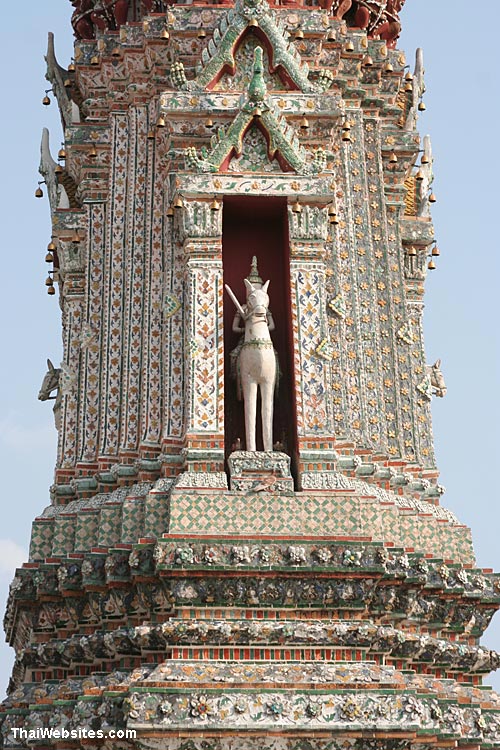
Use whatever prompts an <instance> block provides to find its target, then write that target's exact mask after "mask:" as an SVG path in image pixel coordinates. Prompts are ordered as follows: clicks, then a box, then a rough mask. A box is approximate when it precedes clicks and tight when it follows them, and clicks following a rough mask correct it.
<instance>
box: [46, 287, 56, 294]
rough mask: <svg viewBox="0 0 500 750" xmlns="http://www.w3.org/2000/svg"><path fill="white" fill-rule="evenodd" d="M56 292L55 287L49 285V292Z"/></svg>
mask: <svg viewBox="0 0 500 750" xmlns="http://www.w3.org/2000/svg"><path fill="white" fill-rule="evenodd" d="M55 293H56V290H55V289H54V287H53V286H49V287H47V294H50V295H53V294H55Z"/></svg>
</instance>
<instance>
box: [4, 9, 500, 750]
mask: <svg viewBox="0 0 500 750" xmlns="http://www.w3.org/2000/svg"><path fill="white" fill-rule="evenodd" d="M72 4H73V6H74V7H75V11H74V14H73V27H74V32H75V36H76V41H75V52H74V61H72V62H71V64H70V65H69V66H68V67H67V68H63V67H62V66H61V65H60V64H59V63H58V62H57V60H56V56H55V51H54V41H53V38H52V37H49V47H48V53H47V66H48V68H47V77H48V79H49V81H50V86H51V88H52V91H53V94H54V95H55V97H56V98H57V102H58V105H59V108H60V112H61V118H62V123H63V129H64V146H63V148H62V149H61V151H60V152H59V158H58V160H55V159H54V158H53V157H52V156H51V152H50V146H49V135H48V133H47V132H45V133H44V136H43V140H42V159H41V172H42V175H43V181H44V182H45V186H44V187H42V189H43V190H44V191H46V192H47V193H48V197H49V200H50V207H51V213H52V225H53V237H52V240H51V243H50V247H49V253H48V261H49V262H50V263H53V267H52V266H51V268H52V271H51V273H50V274H49V279H48V281H47V288H48V290H49V292H50V293H51V294H57V295H58V298H59V302H60V306H61V312H62V331H63V341H64V356H63V361H62V363H61V366H60V367H53V366H52V365H51V366H50V369H49V372H48V374H47V377H46V381H45V383H44V387H43V388H42V394H41V397H42V398H45V397H46V396H48V395H49V394H50V393H53V394H57V398H56V400H55V402H54V413H55V417H56V425H57V428H58V435H59V441H58V452H57V465H56V470H55V481H54V484H53V487H52V488H51V504H50V505H49V507H47V508H46V509H45V510H44V511H43V512H42V513H41V515H40V516H39V517H37V518H36V519H35V521H34V523H33V531H32V538H31V548H30V560H29V562H27V563H26V564H25V565H24V566H23V567H22V568H20V569H19V570H17V571H16V576H15V579H14V582H13V584H12V586H11V591H10V597H9V602H8V606H7V613H6V618H5V628H6V633H7V637H8V639H9V641H10V643H11V644H12V646H13V647H14V648H15V650H16V662H15V666H14V670H13V674H12V678H11V682H10V686H9V695H8V698H7V699H6V700H5V702H4V703H3V704H2V706H1V709H2V710H1V713H0V722H1V730H2V736H3V743H4V747H7V748H14V747H15V748H19V747H22V746H24V745H25V744H27V743H28V742H29V743H30V747H32V748H47V747H48V746H49V745H51V744H57V746H58V747H59V748H61V750H66V749H67V748H70V747H71V748H74V747H79V746H82V747H83V746H84V747H87V748H88V747H92V748H93V747H97V746H102V744H103V742H107V743H108V744H107V745H106V746H107V747H120V748H141V749H142V750H365V749H366V750H401V749H402V748H411V749H412V750H430V749H431V748H432V749H434V748H454V747H460V748H463V749H464V750H466V749H467V750H477V749H479V748H494V747H500V699H499V698H498V696H496V695H495V693H493V692H492V691H491V690H490V689H489V688H486V687H484V686H482V677H483V675H484V674H485V673H488V672H489V671H491V669H494V668H496V667H497V666H498V665H499V663H500V656H499V655H498V654H496V653H494V652H491V651H488V650H487V649H484V648H481V647H480V646H479V638H480V636H481V635H482V633H483V632H484V630H485V628H486V626H487V625H488V623H489V621H490V619H491V617H492V615H493V614H494V612H495V611H496V609H497V608H498V606H499V603H500V579H499V577H498V576H496V575H495V574H493V573H492V572H491V571H489V570H479V569H477V567H476V566H475V560H474V553H473V549H472V544H471V539H470V533H469V530H468V529H467V528H466V527H464V526H463V525H462V524H460V522H459V521H458V520H457V519H456V518H455V516H454V515H453V514H452V513H451V512H449V511H448V510H446V509H445V508H444V507H443V505H442V504H441V495H442V493H443V489H442V487H441V486H440V485H439V484H438V471H437V468H436V464H435V459H434V452H433V440H432V431H431V418H430V405H431V400H432V397H433V395H435V396H443V395H444V393H445V391H446V386H445V384H444V380H443V377H442V374H441V372H440V368H439V363H435V364H434V365H433V366H430V365H429V363H427V361H426V358H425V353H424V346H423V335H422V310H423V295H424V283H425V277H426V274H427V271H428V269H432V268H433V267H434V258H435V256H437V255H438V254H439V251H438V250H437V247H436V244H435V240H434V232H433V227H432V222H431V218H430V211H429V204H430V203H432V202H433V200H434V196H433V194H432V187H431V184H432V176H433V175H432V171H433V158H432V151H431V144H430V140H429V139H428V138H425V139H424V140H423V142H422V141H421V138H420V136H419V135H418V133H417V130H416V123H417V117H418V112H419V110H421V109H423V108H424V105H423V102H422V98H421V97H422V94H423V91H424V81H423V62H422V54H421V52H420V51H419V52H418V53H417V59H416V66H415V69H414V72H413V73H411V72H410V71H409V69H408V66H407V64H406V59H405V56H404V54H403V53H402V52H401V51H399V50H398V49H397V48H396V43H397V37H398V34H399V31H400V19H399V11H400V9H401V5H402V0H399V2H398V0H366V1H365V0H352V1H351V0H342V1H340V0H334V1H333V3H332V2H331V0H330V1H329V0H325V1H324V2H323V1H322V2H321V5H317V4H316V0H308V4H304V5H303V4H301V3H299V2H296V1H295V0H284V1H283V3H282V4H281V5H274V4H271V3H269V2H268V1H267V0H236V2H235V3H233V2H230V1H223V2H220V3H215V4H202V3H198V2H194V3H193V4H180V3H174V4H169V5H167V4H165V3H163V2H158V1H156V0H148V1H146V0H142V1H140V0H97V1H96V0H73V2H72ZM412 68H413V66H412ZM254 256H256V261H257V266H256V263H255V262H254V261H253V258H254ZM244 279H249V280H250V282H251V284H254V285H255V287H256V288H258V289H260V287H261V286H262V281H267V280H270V286H269V289H268V294H269V298H270V309H272V320H273V323H274V330H272V332H271V338H272V342H273V343H272V346H271V345H269V344H268V343H265V342H264V340H263V339H259V338H257V339H255V340H253V341H251V342H245V345H246V344H248V345H249V346H252V347H254V350H255V352H258V351H260V350H261V349H262V348H266V347H268V348H269V347H270V348H271V349H272V348H273V347H274V349H275V351H276V354H277V360H278V361H279V372H280V375H279V379H278V381H277V383H276V387H275V392H274V421H273V447H274V450H272V451H271V450H266V451H264V450H262V447H263V446H262V443H261V435H260V434H257V451H249V450H247V448H248V446H247V445H246V444H245V426H244V410H243V404H242V402H241V401H240V400H239V399H238V388H237V378H236V380H235V378H234V376H235V375H236V376H237V375H238V372H239V368H240V364H239V363H240V362H242V360H240V359H238V351H239V350H240V349H241V341H239V333H238V332H235V330H234V329H235V327H237V326H235V323H234V320H235V306H234V304H233V300H232V299H231V297H230V295H229V294H227V293H226V291H225V288H224V285H225V284H227V285H228V286H229V287H230V288H231V289H232V290H233V291H234V294H235V296H236V298H237V299H238V300H240V301H241V302H242V303H244V301H245V287H244V285H243V280H244ZM247 287H248V285H247ZM56 290H57V291H56ZM261 291H262V290H261ZM245 304H246V305H247V306H246V307H245V308H244V309H243V308H242V316H243V317H242V318H241V319H242V320H243V319H244V317H245V315H246V314H247V312H246V311H248V310H249V309H250V298H248V299H247V302H246V303H245ZM265 317H266V316H264V318H265ZM264 318H261V322H262V321H263V320H264ZM270 319H271V318H270V315H269V314H268V315H267V320H268V323H269V321H270ZM245 325H246V324H245ZM269 328H271V326H270V325H269ZM245 336H246V333H245ZM263 342H264V343H263ZM241 366H242V365H241ZM20 727H22V728H24V729H28V730H30V731H31V732H32V733H33V734H32V737H31V739H30V740H26V739H23V738H19V736H18V734H17V733H16V731H15V730H16V728H20ZM43 728H45V729H52V730H58V731H59V732H60V737H61V738H60V739H57V738H54V737H52V739H50V738H49V739H47V738H43V736H42V735H41V734H40V733H38V734H36V731H37V730H40V729H43ZM79 730H86V731H87V732H88V733H90V734H88V736H87V738H86V739H82V738H78V739H75V738H74V736H73V738H71V736H70V735H68V734H66V735H65V734H64V733H65V732H66V733H68V732H69V733H71V732H78V731H79ZM112 730H113V731H115V730H116V731H119V732H123V731H125V730H133V731H135V733H136V737H135V739H134V738H132V737H129V738H124V737H122V738H121V739H119V740H117V739H113V740H103V739H99V738H98V739H95V738H92V734H91V733H92V732H103V733H104V734H107V733H109V732H110V731H112ZM68 737H69V739H68Z"/></svg>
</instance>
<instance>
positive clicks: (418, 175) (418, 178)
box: [415, 169, 425, 182]
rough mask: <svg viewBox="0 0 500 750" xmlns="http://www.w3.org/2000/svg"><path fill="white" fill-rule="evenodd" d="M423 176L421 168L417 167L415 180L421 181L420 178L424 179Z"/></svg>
mask: <svg viewBox="0 0 500 750" xmlns="http://www.w3.org/2000/svg"><path fill="white" fill-rule="evenodd" d="M424 177H425V175H424V173H423V172H422V170H421V169H419V170H418V172H417V174H416V175H415V179H416V181H417V182H422V180H423V179H424Z"/></svg>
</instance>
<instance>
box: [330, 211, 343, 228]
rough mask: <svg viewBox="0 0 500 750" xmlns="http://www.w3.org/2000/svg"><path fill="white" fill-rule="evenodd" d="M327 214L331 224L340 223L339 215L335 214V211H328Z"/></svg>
mask: <svg viewBox="0 0 500 750" xmlns="http://www.w3.org/2000/svg"><path fill="white" fill-rule="evenodd" d="M328 216H329V220H330V224H333V225H334V226H337V224H339V223H340V221H339V217H338V216H337V214H336V213H335V211H334V212H333V213H330V212H329V213H328Z"/></svg>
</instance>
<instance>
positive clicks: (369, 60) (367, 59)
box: [363, 55, 373, 68]
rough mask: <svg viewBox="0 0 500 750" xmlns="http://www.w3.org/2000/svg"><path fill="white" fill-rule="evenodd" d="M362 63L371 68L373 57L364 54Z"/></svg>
mask: <svg viewBox="0 0 500 750" xmlns="http://www.w3.org/2000/svg"><path fill="white" fill-rule="evenodd" d="M363 65H364V67H365V68H371V67H372V66H373V58H372V57H371V56H370V55H366V57H365V59H364V60H363Z"/></svg>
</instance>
